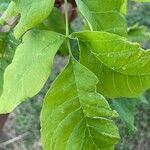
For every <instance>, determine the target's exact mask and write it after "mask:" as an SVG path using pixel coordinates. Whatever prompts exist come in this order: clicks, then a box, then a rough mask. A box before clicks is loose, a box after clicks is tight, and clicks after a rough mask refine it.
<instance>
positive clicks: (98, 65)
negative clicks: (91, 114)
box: [71, 32, 150, 98]
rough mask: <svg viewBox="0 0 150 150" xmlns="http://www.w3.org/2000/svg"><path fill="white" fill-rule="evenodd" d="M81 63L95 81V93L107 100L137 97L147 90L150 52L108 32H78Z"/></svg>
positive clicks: (149, 83)
mask: <svg viewBox="0 0 150 150" xmlns="http://www.w3.org/2000/svg"><path fill="white" fill-rule="evenodd" d="M71 36H72V37H74V38H78V39H79V45H80V50H81V63H82V64H84V65H85V66H87V67H88V68H89V69H90V70H91V71H93V72H94V73H95V74H96V75H97V77H98V79H99V83H98V86H97V87H98V91H99V92H100V93H101V94H103V95H104V96H106V97H109V98H116V97H131V98H132V97H137V96H139V95H140V94H141V93H142V92H144V91H145V90H147V89H148V88H149V87H150V69H149V66H150V59H149V58H150V50H147V51H145V50H143V49H141V48H140V46H139V44H137V43H131V42H128V41H127V39H126V38H123V37H120V36H118V35H115V34H111V33H107V32H80V33H74V34H72V35H71Z"/></svg>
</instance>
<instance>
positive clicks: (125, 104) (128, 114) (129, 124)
mask: <svg viewBox="0 0 150 150" xmlns="http://www.w3.org/2000/svg"><path fill="white" fill-rule="evenodd" d="M111 102H112V104H111V105H112V107H113V109H115V110H116V111H117V112H118V114H119V116H120V119H121V120H122V121H123V123H124V124H125V126H126V131H127V133H128V134H133V133H134V132H135V131H136V127H135V126H134V115H135V108H136V100H131V99H126V98H120V99H114V100H112V101H111Z"/></svg>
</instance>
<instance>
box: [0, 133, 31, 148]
mask: <svg viewBox="0 0 150 150" xmlns="http://www.w3.org/2000/svg"><path fill="white" fill-rule="evenodd" d="M28 134H29V133H24V134H22V135H19V136H17V137H15V138H13V139H10V140H8V141H6V142H3V143H0V147H1V148H2V147H5V146H7V145H9V144H12V143H14V142H16V141H19V140H21V139H22V138H24V137H26V136H27V135H28Z"/></svg>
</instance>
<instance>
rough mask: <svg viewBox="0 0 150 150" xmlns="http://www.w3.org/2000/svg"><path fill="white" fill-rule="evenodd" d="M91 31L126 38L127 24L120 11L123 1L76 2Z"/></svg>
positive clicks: (80, 0)
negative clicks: (104, 32) (114, 34)
mask: <svg viewBox="0 0 150 150" xmlns="http://www.w3.org/2000/svg"><path fill="white" fill-rule="evenodd" d="M76 3H77V5H78V8H79V10H80V11H81V13H82V14H83V16H84V17H85V19H86V20H87V22H88V24H89V27H90V29H91V30H92V31H101V30H102V31H107V32H112V33H116V34H119V35H121V36H127V24H126V20H125V17H124V16H123V15H122V13H121V11H123V9H124V10H125V0H94V2H93V1H90V0H76Z"/></svg>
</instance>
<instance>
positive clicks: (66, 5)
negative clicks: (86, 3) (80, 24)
mask: <svg viewBox="0 0 150 150" xmlns="http://www.w3.org/2000/svg"><path fill="white" fill-rule="evenodd" d="M64 2H65V20H66V37H67V38H68V36H69V16H68V3H67V0H64ZM67 45H68V49H69V53H70V55H71V56H72V52H71V46H70V40H69V39H67Z"/></svg>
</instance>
